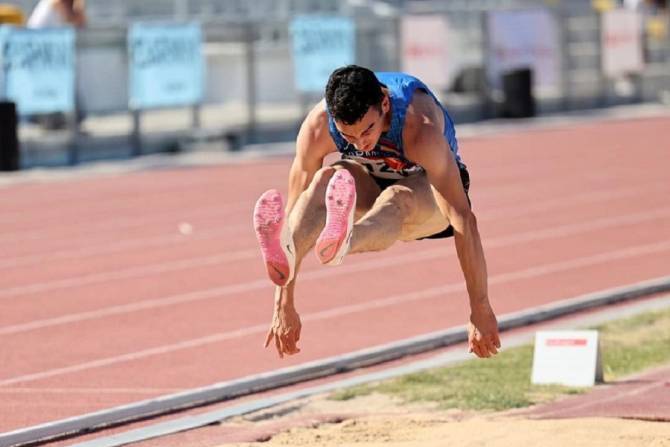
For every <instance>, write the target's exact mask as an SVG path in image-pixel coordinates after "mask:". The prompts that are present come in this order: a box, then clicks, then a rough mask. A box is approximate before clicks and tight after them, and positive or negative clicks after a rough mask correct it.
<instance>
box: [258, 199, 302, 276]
mask: <svg viewBox="0 0 670 447" xmlns="http://www.w3.org/2000/svg"><path fill="white" fill-rule="evenodd" d="M285 220H286V219H285V217H284V203H283V200H282V197H281V194H280V193H279V191H277V190H276V189H271V190H269V191H266V192H264V193H263V195H261V197H260V199H258V202H256V207H255V208H254V230H256V238H257V239H258V243H259V244H260V246H261V253H262V254H263V260H264V261H265V268H266V269H267V272H268V275H269V276H270V279H271V280H272V282H273V283H275V284H277V285H278V286H285V285H286V284H288V283H289V282H290V281H291V280H292V279H293V272H294V271H295V246H294V245H293V237H292V236H291V231H290V230H289V228H288V224H285Z"/></svg>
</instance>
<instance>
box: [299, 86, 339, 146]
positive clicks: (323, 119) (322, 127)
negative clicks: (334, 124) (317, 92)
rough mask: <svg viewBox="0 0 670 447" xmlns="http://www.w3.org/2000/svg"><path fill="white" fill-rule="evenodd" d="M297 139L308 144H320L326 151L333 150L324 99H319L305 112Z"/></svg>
mask: <svg viewBox="0 0 670 447" xmlns="http://www.w3.org/2000/svg"><path fill="white" fill-rule="evenodd" d="M299 140H302V141H304V142H306V143H307V145H308V146H320V147H322V148H323V149H324V151H326V152H329V151H332V150H333V148H334V142H333V140H332V137H331V136H330V131H329V120H328V111H327V109H326V100H325V99H322V100H321V101H319V103H318V104H316V105H315V106H314V107H313V108H312V109H311V110H310V111H309V113H308V114H307V117H306V118H305V120H304V121H303V123H302V126H300V133H299ZM312 150H314V149H312Z"/></svg>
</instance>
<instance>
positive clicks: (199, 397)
mask: <svg viewBox="0 0 670 447" xmlns="http://www.w3.org/2000/svg"><path fill="white" fill-rule="evenodd" d="M668 290H670V276H666V277H662V278H657V279H654V280H650V281H643V282H640V283H636V284H633V285H630V286H626V287H619V288H614V289H608V290H605V291H602V292H598V293H592V294H587V295H582V296H579V297H576V298H572V299H567V300H563V301H559V302H556V303H554V304H550V305H545V306H539V307H535V308H532V309H528V310H524V311H521V312H515V313H511V314H506V315H503V316H501V317H500V319H499V327H500V330H501V331H506V330H510V329H513V328H518V327H523V326H527V325H530V324H533V323H538V322H541V321H547V320H550V319H554V318H557V317H560V316H564V315H568V314H571V313H575V312H578V311H582V310H586V309H590V308H595V307H599V306H604V305H608V304H614V303H618V302H622V301H626V300H631V299H634V298H639V297H642V296H647V295H652V294H656V293H660V292H665V291H668ZM466 340H467V334H466V331H465V326H458V327H453V328H450V329H447V330H444V331H437V332H432V333H429V334H425V335H421V336H418V337H412V338H408V339H405V340H401V341H398V342H393V343H389V344H385V345H381V346H376V347H373V348H369V349H364V350H360V351H355V352H351V353H348V354H344V355H341V356H336V357H331V358H327V359H324V360H318V361H314V362H309V363H305V364H302V365H298V366H295V367H290V368H283V369H280V370H278V371H274V372H269V373H263V374H258V375H253V376H249V377H245V378H242V379H237V380H232V381H227V382H221V383H217V384H214V385H211V386H208V387H203V388H198V389H194V390H190V391H186V392H181V393H176V394H170V395H166V396H162V397H159V398H155V399H148V400H144V401H140V402H136V403H132V404H128V405H123V406H119V407H115V408H111V409H108V410H103V411H99V412H95V413H89V414H84V415H81V416H76V417H73V418H68V419H62V420H58V421H54V422H50V423H46V424H40V425H35V426H32V427H27V428H24V429H20V430H15V431H11V432H6V433H3V434H0V447H9V446H21V445H25V444H32V443H35V442H37V441H42V440H46V439H52V438H59V437H64V436H69V435H75V434H78V433H84V432H89V431H91V430H95V429H100V428H104V427H109V426H114V425H120V424H124V423H130V422H133V421H137V420H140V419H146V418H148V417H156V416H160V415H164V414H167V413H171V412H175V411H180V410H185V409H189V408H194V407H198V406H203V405H208V404H213V403H216V402H222V401H225V400H229V399H232V398H236V397H240V396H244V395H249V394H253V393H256V392H260V391H266V390H271V389H275V388H280V387H282V386H287V385H291V384H295V383H299V382H304V381H308V380H313V379H317V378H321V377H325V376H330V375H334V374H338V373H341V372H346V371H351V370H353V369H357V368H361V367H365V366H372V365H375V364H379V363H383V362H387V361H390V360H396V359H399V358H402V357H405V356H408V355H413V354H419V353H423V352H427V351H431V350H435V349H438V348H443V347H446V346H450V345H454V344H457V343H460V342H463V341H466ZM267 401H268V402H273V399H272V398H269V399H267ZM282 402H283V401H282ZM277 403H280V402H277ZM277 403H271V404H268V405H267V406H272V405H276V404H277ZM244 407H245V405H241V406H239V407H235V408H244ZM249 411H253V410H249ZM246 412H248V411H246ZM236 414H242V413H236ZM187 419H189V420H191V421H192V422H194V421H195V419H197V418H187ZM219 420H220V419H219ZM210 423H211V422H210ZM159 425H160V424H159ZM196 426H197V425H196ZM181 430H184V429H183V428H182V429H179V430H176V431H181ZM173 432H174V431H173ZM81 445H82V446H88V445H91V446H92V445H96V446H97V445H108V444H88V443H84V444H81ZM109 445H112V444H109ZM113 445H121V444H113Z"/></svg>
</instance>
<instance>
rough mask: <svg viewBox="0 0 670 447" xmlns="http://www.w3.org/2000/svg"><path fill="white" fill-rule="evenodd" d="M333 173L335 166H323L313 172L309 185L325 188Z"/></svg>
mask: <svg viewBox="0 0 670 447" xmlns="http://www.w3.org/2000/svg"><path fill="white" fill-rule="evenodd" d="M334 173H335V168H333V167H331V166H325V167H323V168H321V169H319V170H318V171H316V173H315V174H314V178H313V179H312V183H311V185H310V186H311V187H312V188H325V187H326V186H328V181H329V180H330V178H331V177H332V176H333V174H334Z"/></svg>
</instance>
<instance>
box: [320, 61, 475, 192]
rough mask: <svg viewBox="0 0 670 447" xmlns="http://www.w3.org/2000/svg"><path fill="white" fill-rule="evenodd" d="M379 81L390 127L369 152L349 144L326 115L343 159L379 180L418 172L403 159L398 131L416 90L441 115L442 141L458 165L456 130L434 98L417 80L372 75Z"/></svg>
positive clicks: (418, 167) (389, 75) (459, 161)
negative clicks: (388, 108)
mask: <svg viewBox="0 0 670 447" xmlns="http://www.w3.org/2000/svg"><path fill="white" fill-rule="evenodd" d="M375 75H376V76H377V79H378V80H379V82H380V83H381V84H382V85H383V86H384V87H386V88H387V89H388V93H389V97H390V100H391V114H392V116H391V125H390V128H389V130H388V131H386V132H384V133H382V135H381V137H380V138H379V141H378V142H377V145H376V146H375V148H374V149H373V150H371V151H359V150H358V149H356V148H355V147H354V145H353V144H349V143H348V142H347V141H346V140H345V139H344V137H342V135H340V132H339V131H338V130H337V127H335V121H334V120H333V117H332V116H330V113H329V114H328V125H329V130H330V135H331V137H332V138H333V140H334V141H335V145H336V146H337V150H338V151H339V152H340V153H341V154H342V158H343V159H350V160H355V161H357V162H359V163H360V164H362V165H363V166H365V167H366V169H367V170H368V172H370V174H371V175H373V176H375V177H379V178H387V179H401V178H404V177H409V176H410V175H412V174H415V173H418V172H422V171H423V168H422V167H421V166H419V165H417V164H415V163H412V162H411V161H409V160H407V159H406V158H405V151H404V148H403V142H402V130H403V127H404V125H405V114H406V112H407V107H408V106H409V104H410V103H411V102H412V97H413V95H414V92H415V91H416V90H417V89H420V90H423V91H424V92H426V93H428V94H429V95H430V96H431V97H432V98H433V99H434V100H435V103H437V105H439V106H440V108H441V109H442V110H443V112H444V138H445V139H446V140H447V142H448V143H449V147H451V151H452V152H453V153H454V158H455V159H456V162H457V163H458V165H459V166H461V165H462V162H461V158H460V156H459V155H458V141H457V140H456V129H455V128H454V122H453V121H452V119H451V117H450V116H449V113H447V110H446V109H445V108H444V107H443V106H442V104H440V102H439V101H438V100H437V98H436V97H435V95H433V93H432V92H431V91H430V90H429V89H428V87H426V85H425V84H424V83H423V82H421V81H420V80H418V79H417V78H415V77H413V76H410V75H407V74H405V73H375Z"/></svg>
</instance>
